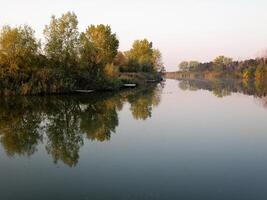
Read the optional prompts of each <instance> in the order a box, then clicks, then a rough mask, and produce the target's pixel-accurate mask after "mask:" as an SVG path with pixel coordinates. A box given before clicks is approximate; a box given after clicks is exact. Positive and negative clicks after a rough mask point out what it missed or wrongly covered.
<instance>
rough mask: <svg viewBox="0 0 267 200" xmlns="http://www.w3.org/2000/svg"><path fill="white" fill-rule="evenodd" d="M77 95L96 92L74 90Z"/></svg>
mask: <svg viewBox="0 0 267 200" xmlns="http://www.w3.org/2000/svg"><path fill="white" fill-rule="evenodd" d="M73 92H75V93H83V94H89V93H92V92H94V90H73Z"/></svg>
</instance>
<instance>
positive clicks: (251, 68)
mask: <svg viewBox="0 0 267 200" xmlns="http://www.w3.org/2000/svg"><path fill="white" fill-rule="evenodd" d="M179 69H180V71H181V72H190V73H195V75H197V74H198V75H203V76H205V77H208V78H220V77H226V78H227V77H228V78H242V79H243V80H244V81H252V80H262V81H263V80H266V79H267V60H266V59H265V58H257V59H250V60H244V61H233V59H232V58H228V57H225V56H219V57H217V58H215V59H214V60H213V61H211V62H207V63H201V62H198V61H184V62H181V63H180V64H179Z"/></svg>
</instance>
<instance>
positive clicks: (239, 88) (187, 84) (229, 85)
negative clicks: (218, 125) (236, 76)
mask: <svg viewBox="0 0 267 200" xmlns="http://www.w3.org/2000/svg"><path fill="white" fill-rule="evenodd" d="M179 87H180V89H182V90H191V91H195V90H200V89H203V90H208V91H211V92H212V93H213V94H214V95H215V96H217V97H220V98H222V97H225V96H230V95H231V94H232V93H242V94H245V95H253V96H255V97H260V98H262V97H265V96H266V94H267V85H266V84H265V83H263V82H261V81H250V82H247V81H238V80H227V81H224V80H204V79H200V80H189V79H186V80H179Z"/></svg>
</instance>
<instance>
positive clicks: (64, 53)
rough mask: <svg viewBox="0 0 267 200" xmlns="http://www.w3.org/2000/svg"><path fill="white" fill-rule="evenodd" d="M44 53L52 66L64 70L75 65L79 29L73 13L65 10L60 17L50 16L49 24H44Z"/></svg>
mask: <svg viewBox="0 0 267 200" xmlns="http://www.w3.org/2000/svg"><path fill="white" fill-rule="evenodd" d="M44 35H45V39H46V43H45V49H44V50H45V54H46V56H47V57H48V58H49V59H51V61H52V63H53V65H54V67H60V68H63V69H64V70H69V69H71V68H75V67H77V62H78V47H79V31H78V19H77V16H76V15H75V13H72V12H67V13H66V14H63V15H62V16H61V17H60V18H56V17H55V16H52V18H51V21H50V24H49V25H46V26H45V29H44Z"/></svg>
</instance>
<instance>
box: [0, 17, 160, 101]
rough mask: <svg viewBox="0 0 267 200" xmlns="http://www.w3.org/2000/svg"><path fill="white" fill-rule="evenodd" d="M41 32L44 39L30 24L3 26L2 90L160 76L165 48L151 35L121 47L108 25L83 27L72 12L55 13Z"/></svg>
mask: <svg viewBox="0 0 267 200" xmlns="http://www.w3.org/2000/svg"><path fill="white" fill-rule="evenodd" d="M43 34H44V40H43V41H41V40H38V39H36V37H35V31H34V30H33V29H32V28H31V27H30V26H28V25H23V26H17V27H10V26H8V25H6V26H3V27H2V29H1V32H0V95H2V96H8V95H37V94H55V93H57V94H60V93H70V92H73V91H75V90H88V91H89V90H117V89H120V88H122V87H123V86H124V85H125V84H130V83H132V84H136V85H140V84H145V83H147V82H155V81H159V80H161V72H163V71H164V66H163V63H162V59H161V53H160V51H159V50H158V49H155V48H153V44H152V42H150V41H148V40H147V39H142V40H136V41H134V42H133V45H132V48H131V49H130V50H128V51H125V52H120V51H118V49H119V40H118V38H117V35H116V34H115V33H113V32H112V30H111V27H110V26H109V25H103V24H99V25H90V26H88V27H87V29H86V30H85V31H84V32H79V31H78V19H77V16H76V15H75V13H73V12H67V13H65V14H63V15H62V16H61V17H59V18H57V17H56V16H52V17H51V21H50V23H49V24H48V25H46V26H45V28H44V31H43Z"/></svg>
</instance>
